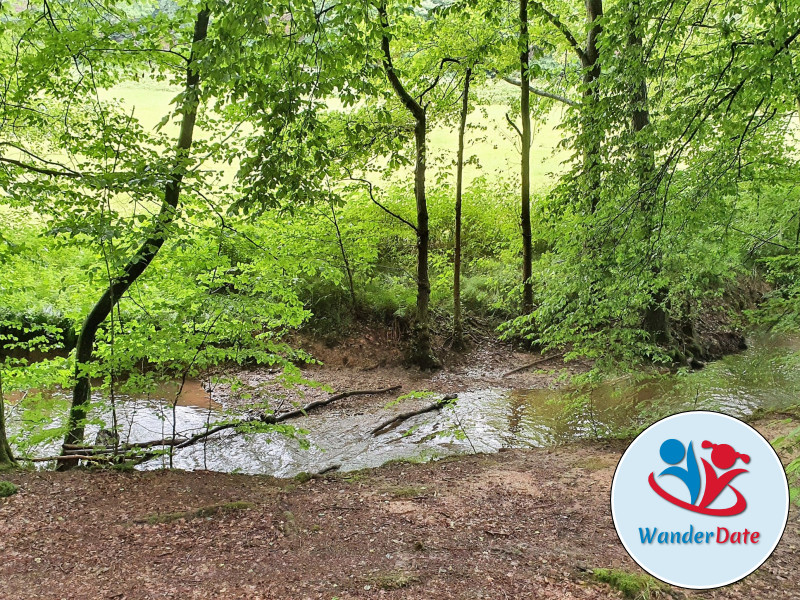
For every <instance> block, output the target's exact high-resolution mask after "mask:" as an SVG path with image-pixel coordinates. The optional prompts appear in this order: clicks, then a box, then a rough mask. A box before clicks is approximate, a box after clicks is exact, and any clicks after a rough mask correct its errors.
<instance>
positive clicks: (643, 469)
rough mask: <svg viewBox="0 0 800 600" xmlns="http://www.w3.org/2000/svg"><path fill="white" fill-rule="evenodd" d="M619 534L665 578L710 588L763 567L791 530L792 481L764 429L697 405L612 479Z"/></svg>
mask: <svg viewBox="0 0 800 600" xmlns="http://www.w3.org/2000/svg"><path fill="white" fill-rule="evenodd" d="M611 515H612V517H613V519H614V527H615V528H616V530H617V535H619V539H620V541H621V542H622V545H623V546H625V550H627V551H628V554H630V556H631V558H633V560H635V561H636V562H637V563H638V564H639V566H640V567H642V568H643V569H644V570H645V571H647V572H648V573H650V574H651V575H653V577H656V578H658V579H660V580H662V581H665V582H666V583H669V584H671V585H675V586H679V587H684V588H691V589H709V588H716V587H721V586H724V585H728V584H730V583H733V582H735V581H738V580H739V579H742V578H743V577H746V576H747V575H749V574H750V573H752V572H753V571H755V570H756V569H757V568H758V567H759V566H760V565H761V564H762V563H763V562H764V561H765V560H767V558H768V557H769V555H770V554H772V551H773V550H775V547H776V546H777V545H778V542H779V541H780V539H781V536H782V535H783V530H784V528H785V527H786V520H787V518H788V516H789V486H788V483H787V481H786V474H785V472H784V470H783V465H782V464H781V461H780V459H779V458H778V456H777V454H775V451H774V450H773V449H772V446H770V444H769V442H767V440H765V439H764V438H763V437H762V436H761V434H759V433H758V432H757V431H756V430H755V429H753V428H752V427H750V426H749V425H747V424H745V423H742V422H741V421H739V420H738V419H734V418H733V417H729V416H727V415H723V414H720V413H715V412H707V411H692V412H685V413H680V414H677V415H673V416H671V417H667V418H665V419H662V420H661V421H658V422H657V423H655V424H653V425H651V426H650V427H648V428H647V429H645V430H644V431H643V432H642V433H641V434H639V436H638V437H637V438H636V439H635V440H634V441H633V443H631V445H630V446H628V449H627V450H626V451H625V453H624V454H623V455H622V458H621V459H620V461H619V464H618V465H617V470H616V472H615V473H614V480H613V482H612V484H611Z"/></svg>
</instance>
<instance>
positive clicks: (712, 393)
mask: <svg viewBox="0 0 800 600" xmlns="http://www.w3.org/2000/svg"><path fill="white" fill-rule="evenodd" d="M176 392H177V387H175V388H174V389H173V388H165V389H163V390H162V393H161V394H160V395H161V396H162V397H163V398H161V399H159V398H155V399H153V400H148V401H144V400H142V399H135V398H128V399H123V400H122V401H121V402H120V403H119V408H118V421H119V426H120V432H121V435H122V438H123V439H129V440H131V441H142V440H148V439H155V438H159V437H169V436H170V435H171V433H172V422H173V410H172V407H171V406H170V404H169V403H168V402H171V401H174V398H175V394H176ZM799 399H800V336H796V337H789V336H781V337H767V336H758V337H754V338H752V339H751V340H750V348H749V349H748V350H746V351H745V352H742V353H741V354H737V355H733V356H728V357H726V358H724V359H722V360H720V361H717V362H714V363H711V364H709V365H708V366H707V367H706V368H705V369H703V370H702V371H698V372H694V373H689V374H683V375H669V376H663V377H659V378H648V379H645V380H642V381H638V382H637V381H634V380H633V379H632V378H623V379H617V380H615V381H611V382H609V383H606V384H604V385H602V386H600V387H599V388H596V389H594V390H593V391H592V392H591V393H590V394H578V393H577V392H576V391H575V390H571V389H537V390H508V389H483V390H474V391H469V392H463V393H461V394H460V395H459V399H458V402H457V403H456V404H455V406H453V407H449V408H446V409H444V410H443V411H441V412H439V413H428V414H424V415H420V416H418V417H415V418H413V419H410V420H408V421H406V422H405V423H403V424H402V425H401V426H399V427H398V428H397V429H395V430H392V431H390V432H388V433H385V434H383V435H380V436H377V437H373V436H372V435H370V431H371V430H372V429H373V428H374V427H376V426H377V425H378V424H379V423H381V422H382V421H384V420H385V419H386V418H387V416H388V415H390V414H392V412H394V411H405V410H408V409H409V408H410V407H411V404H403V405H400V406H398V407H395V408H392V409H389V410H387V409H383V408H379V407H376V408H372V409H364V410H363V412H361V413H358V414H352V413H351V414H347V413H345V412H344V411H342V410H340V409H337V408H336V405H335V404H334V405H332V406H331V407H329V408H327V409H324V410H323V411H320V412H319V413H316V414H315V413H312V414H310V415H309V416H308V417H306V418H304V419H301V420H298V421H296V424H297V425H298V426H300V425H301V426H302V427H303V428H304V429H305V430H306V431H307V433H306V434H305V435H301V437H302V438H303V440H304V441H305V442H307V443H308V445H309V447H308V448H304V445H305V444H303V443H301V441H300V440H299V439H293V438H291V437H287V436H286V435H282V434H277V433H275V434H265V433H257V434H256V433H254V434H244V435H242V434H235V433H223V434H221V435H219V436H217V437H214V438H209V439H208V440H206V442H205V443H201V444H197V445H196V446H193V447H190V448H187V449H183V450H180V451H178V452H177V453H176V454H175V456H174V457H173V465H174V467H176V468H182V469H190V470H191V469H211V470H218V471H228V472H244V473H266V474H271V475H276V476H279V477H288V476H292V475H295V474H297V473H300V472H302V471H307V472H317V471H320V470H322V469H325V468H326V467H330V466H333V465H340V467H341V469H343V470H353V469H359V468H363V467H374V466H378V465H380V464H383V463H385V462H387V461H389V460H393V459H415V460H427V459H430V458H435V457H441V456H446V455H449V454H454V453H467V452H494V451H497V450H499V449H501V448H515V447H534V446H544V445H550V444H556V443H561V442H565V441H569V440H574V439H579V438H581V437H599V436H609V435H620V434H624V433H625V432H629V431H631V430H633V429H634V428H636V427H637V426H641V425H646V424H648V423H650V422H652V421H654V420H656V419H657V418H660V417H661V416H664V415H666V414H671V413H673V412H678V411H681V410H689V409H695V408H696V409H708V410H719V411H722V412H726V413H729V414H733V415H736V416H743V415H747V414H750V413H752V412H753V411H754V410H756V409H758V408H764V409H781V408H786V407H789V406H794V405H796V404H798V402H799V401H800V400H799ZM416 402H419V401H416ZM174 414H175V418H176V419H175V422H176V431H177V433H178V434H179V435H185V436H188V435H191V434H192V433H196V432H200V431H203V429H204V428H205V426H206V423H209V422H210V423H213V422H215V421H219V420H220V419H222V418H223V414H222V413H221V411H220V407H219V406H217V405H216V404H215V403H213V402H211V401H210V399H209V397H208V394H207V393H206V391H205V390H204V389H203V388H202V386H201V385H200V383H199V382H190V383H189V385H188V387H186V388H184V393H183V394H182V395H181V396H180V397H179V399H178V403H177V406H176V407H175V409H174ZM106 420H108V418H107V416H106ZM93 431H96V428H95V429H94V430H92V429H91V428H89V429H87V433H88V436H89V439H92V437H91V436H92V435H93ZM56 447H57V446H54V447H51V448H44V447H42V448H40V449H39V451H40V452H53V451H54V450H55V449H56ZM167 465H168V459H166V458H157V459H154V460H152V461H150V462H149V463H146V464H145V465H143V466H142V468H146V469H154V468H160V467H163V466H167Z"/></svg>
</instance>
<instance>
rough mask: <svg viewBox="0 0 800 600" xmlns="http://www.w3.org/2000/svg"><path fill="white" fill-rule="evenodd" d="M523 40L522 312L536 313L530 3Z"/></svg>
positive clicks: (523, 10) (522, 14) (523, 7)
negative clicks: (533, 280)
mask: <svg viewBox="0 0 800 600" xmlns="http://www.w3.org/2000/svg"><path fill="white" fill-rule="evenodd" d="M519 37H520V46H521V49H520V55H519V62H520V80H521V85H520V113H521V115H520V116H521V117H522V141H521V143H522V169H521V171H522V172H521V176H522V198H521V204H522V205H521V209H520V225H521V226H522V312H523V313H524V314H528V313H530V312H531V311H532V310H533V283H532V282H531V276H532V275H533V234H532V233H531V108H530V95H531V91H530V65H529V61H530V39H529V37H528V0H519Z"/></svg>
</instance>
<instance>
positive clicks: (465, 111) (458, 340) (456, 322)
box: [453, 67, 472, 349]
mask: <svg viewBox="0 0 800 600" xmlns="http://www.w3.org/2000/svg"><path fill="white" fill-rule="evenodd" d="M471 80H472V67H467V68H466V70H465V71H464V84H463V88H462V90H461V116H460V118H459V122H458V153H457V156H456V217H455V236H454V237H455V241H454V246H453V347H454V348H456V349H460V348H463V347H464V324H463V323H462V321H461V201H462V190H463V187H464V135H465V133H466V130H467V116H468V115H469V85H470V81H471Z"/></svg>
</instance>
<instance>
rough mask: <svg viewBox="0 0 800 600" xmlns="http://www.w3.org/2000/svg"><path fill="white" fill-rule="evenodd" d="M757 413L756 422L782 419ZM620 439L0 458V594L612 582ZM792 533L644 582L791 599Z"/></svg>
mask: <svg viewBox="0 0 800 600" xmlns="http://www.w3.org/2000/svg"><path fill="white" fill-rule="evenodd" d="M756 426H757V427H758V428H759V430H760V431H762V433H764V435H766V436H767V437H770V438H774V437H775V436H777V435H779V434H781V433H785V431H786V427H787V425H786V424H785V423H781V422H779V421H766V420H762V421H759V422H757V423H756ZM624 446H625V444H624V443H621V442H614V443H610V442H603V443H597V442H586V441H582V442H576V443H573V444H568V445H565V446H561V447H559V448H556V449H530V450H509V451H505V452H499V453H494V454H485V455H472V456H462V457H453V458H450V459H444V460H441V461H437V462H431V463H427V464H407V463H393V464H391V465H385V466H383V467H380V468H378V469H374V470H364V471H355V472H348V473H333V474H329V475H325V476H323V477H318V478H312V479H310V480H308V481H305V482H303V483H301V482H299V481H294V480H288V479H274V478H271V477H266V476H247V475H235V474H225V473H213V472H207V471H198V472H194V473H190V472H183V471H154V472H134V473H115V472H108V471H101V472H88V471H73V472H70V473H54V472H22V473H14V474H11V475H5V476H4V477H6V478H7V479H11V480H12V481H14V482H15V483H17V484H18V485H19V486H20V491H19V493H18V494H16V495H15V496H12V497H11V498H8V499H5V500H0V557H2V560H0V597H2V598H3V600H27V599H33V598H35V599H37V600H50V599H53V600H56V599H61V598H69V599H70V600H99V599H118V600H137V599H155V598H164V599H175V600H178V599H180V600H185V599H187V598H197V599H214V600H218V599H251V600H267V599H287V600H288V599H291V600H302V599H320V600H331V599H333V598H338V599H339V600H346V599H355V598H359V599H361V598H363V599H372V598H375V599H377V598H386V599H396V600H401V599H403V600H417V599H419V600H422V599H425V600H427V599H429V598H437V599H447V598H453V599H459V600H465V599H479V598H482V599H492V600H497V599H505V598H509V599H511V598H517V599H523V598H524V599H528V598H530V599H534V598H535V599H537V600H538V599H543V600H555V599H575V598H581V599H586V600H590V599H591V600H599V599H602V598H622V597H623V596H622V594H621V593H620V592H619V591H617V590H615V589H612V588H611V587H609V586H608V585H606V584H602V583H599V582H598V581H597V580H596V578H595V577H594V575H593V570H594V569H597V568H599V567H603V568H616V569H621V570H623V571H625V572H628V573H633V574H636V575H642V574H643V573H642V572H641V571H640V570H639V569H638V567H636V565H635V564H634V563H633V562H632V561H631V559H630V558H629V557H628V556H627V554H626V553H625V551H624V549H623V547H622V545H621V544H620V543H619V541H618V539H617V537H616V534H615V531H614V528H613V523H612V520H611V515H610V511H609V502H608V498H609V490H610V485H611V479H612V475H613V471H614V466H615V465H616V463H617V461H618V460H619V457H620V455H621V453H622V450H623V448H624ZM783 458H784V460H788V459H789V456H787V455H784V456H783ZM799 548H800V521H799V520H798V512H797V509H796V507H794V506H793V508H792V510H791V513H790V516H789V522H788V524H787V528H786V532H785V534H784V537H783V539H782V540H781V542H780V544H779V545H778V547H777V549H776V551H775V553H774V554H773V555H772V557H771V558H770V559H768V560H767V562H766V563H765V564H764V565H762V566H761V567H760V568H759V569H758V570H757V571H756V572H755V573H753V574H752V575H750V576H749V577H747V578H746V579H745V580H743V581H742V582H740V583H737V584H735V585H732V586H728V587H725V588H722V589H719V590H714V591H707V592H693V591H691V590H681V589H677V588H661V589H652V590H651V591H650V596H649V597H650V598H653V599H655V598H678V599H682V598H692V599H697V600H700V599H711V598H714V599H730V600H733V599H742V600H744V599H748V600H749V599H759V600H764V599H773V598H775V599H778V598H781V599H783V598H787V599H791V598H794V599H797V598H800V592H799V591H798V590H800V570H799V569H798V568H797V566H798V564H800V549H799ZM645 581H646V580H645ZM651 581H652V580H651Z"/></svg>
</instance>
